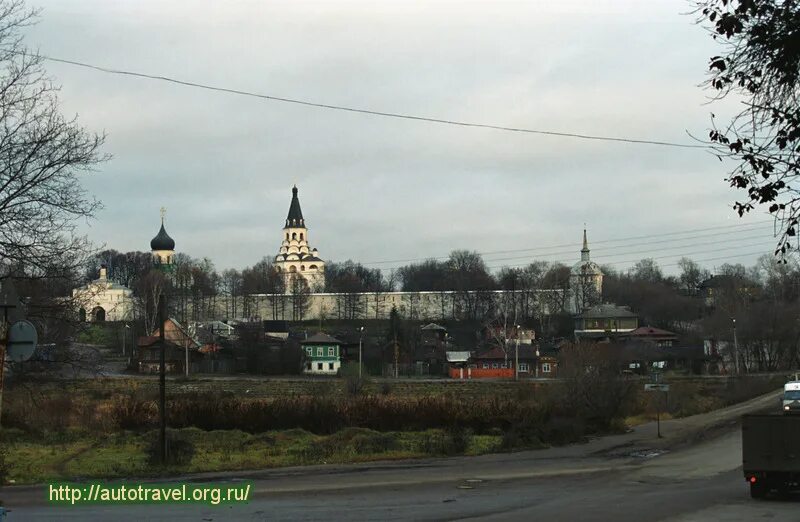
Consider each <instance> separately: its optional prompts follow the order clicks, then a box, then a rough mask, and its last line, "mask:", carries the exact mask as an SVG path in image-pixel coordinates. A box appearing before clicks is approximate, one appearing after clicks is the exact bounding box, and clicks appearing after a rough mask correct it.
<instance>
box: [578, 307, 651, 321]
mask: <svg viewBox="0 0 800 522" xmlns="http://www.w3.org/2000/svg"><path fill="white" fill-rule="evenodd" d="M576 317H578V318H581V319H599V318H605V317H638V315H636V313H634V312H632V311H631V309H630V308H628V307H627V306H617V305H615V304H613V303H604V304H600V305H596V306H593V307H591V308H589V309H588V310H586V311H585V312H583V313H582V314H578V315H577V316H576Z"/></svg>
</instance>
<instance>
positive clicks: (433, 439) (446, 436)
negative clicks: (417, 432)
mask: <svg viewBox="0 0 800 522" xmlns="http://www.w3.org/2000/svg"><path fill="white" fill-rule="evenodd" d="M471 439H472V433H471V432H470V430H468V429H466V428H463V427H461V426H449V427H448V428H446V429H444V430H436V431H431V432H430V435H429V436H428V437H427V438H426V439H424V441H423V443H422V448H421V449H422V451H423V452H424V453H428V454H431V455H446V456H451V455H462V454H464V453H465V452H466V451H467V448H468V447H469V443H470V440H471Z"/></svg>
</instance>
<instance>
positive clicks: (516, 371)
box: [514, 325, 519, 381]
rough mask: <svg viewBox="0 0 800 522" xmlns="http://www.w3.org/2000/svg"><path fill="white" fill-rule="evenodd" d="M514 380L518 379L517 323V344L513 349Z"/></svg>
mask: <svg viewBox="0 0 800 522" xmlns="http://www.w3.org/2000/svg"><path fill="white" fill-rule="evenodd" d="M514 380H515V381H518V380H519V325H517V346H516V348H515V350H514Z"/></svg>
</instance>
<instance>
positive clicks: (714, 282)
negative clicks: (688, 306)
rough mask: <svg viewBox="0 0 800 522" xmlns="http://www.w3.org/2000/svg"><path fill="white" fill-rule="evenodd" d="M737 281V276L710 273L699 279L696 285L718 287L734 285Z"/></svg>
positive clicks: (699, 286)
mask: <svg viewBox="0 0 800 522" xmlns="http://www.w3.org/2000/svg"><path fill="white" fill-rule="evenodd" d="M737 283H738V280H737V278H735V277H733V276H731V275H727V274H722V275H713V274H712V275H711V277H709V278H708V279H706V280H705V281H701V282H700V284H698V285H697V287H698V288H719V287H720V286H735V285H736V284H737Z"/></svg>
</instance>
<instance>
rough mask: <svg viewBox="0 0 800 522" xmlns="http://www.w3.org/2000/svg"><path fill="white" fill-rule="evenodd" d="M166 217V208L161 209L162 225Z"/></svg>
mask: <svg viewBox="0 0 800 522" xmlns="http://www.w3.org/2000/svg"><path fill="white" fill-rule="evenodd" d="M166 215H167V209H166V207H161V224H162V225H163V224H164V216H166Z"/></svg>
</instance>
